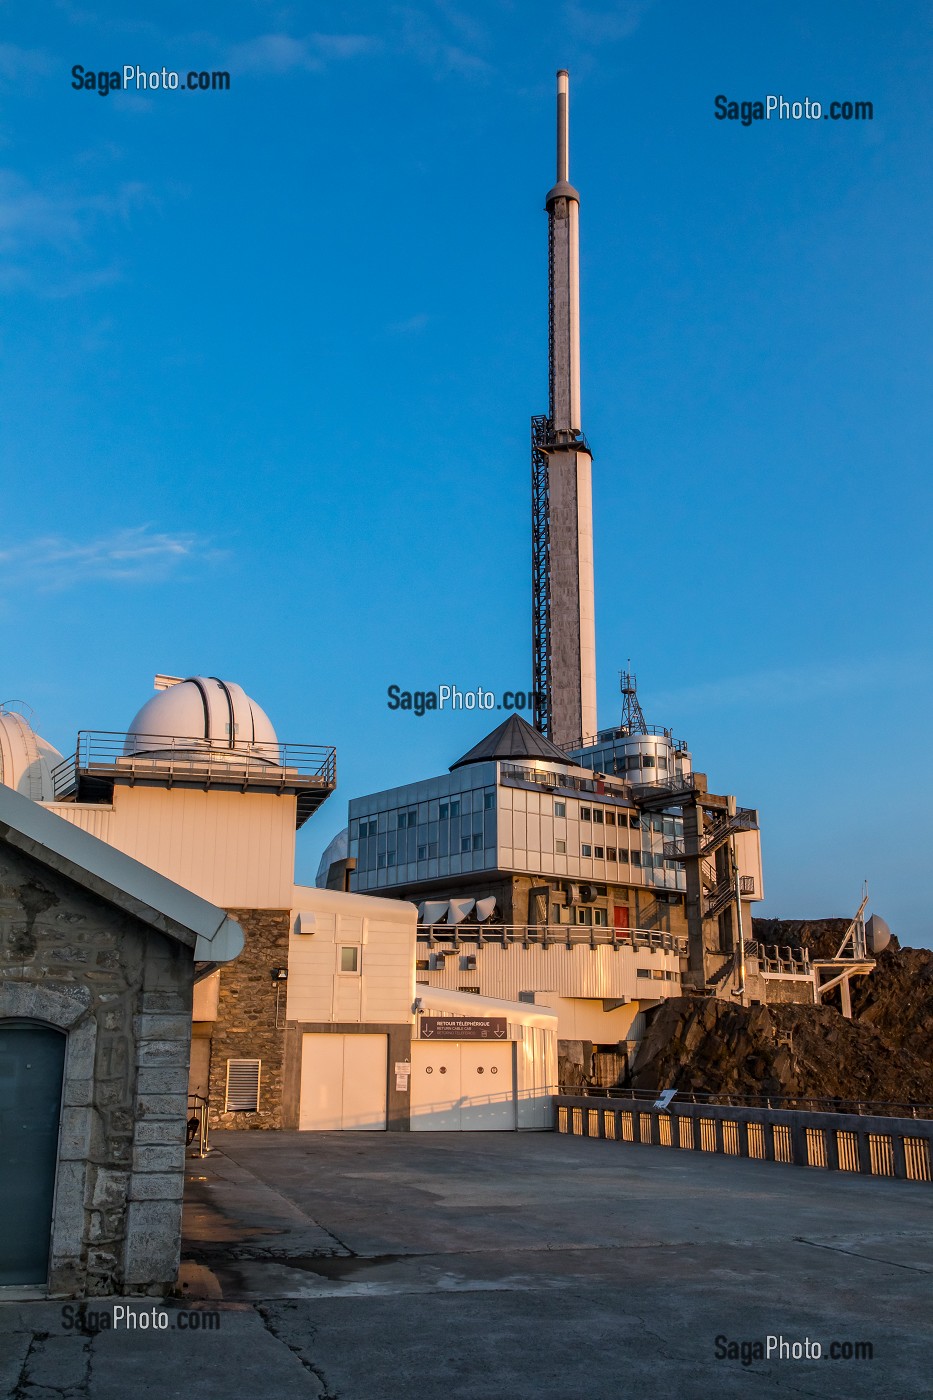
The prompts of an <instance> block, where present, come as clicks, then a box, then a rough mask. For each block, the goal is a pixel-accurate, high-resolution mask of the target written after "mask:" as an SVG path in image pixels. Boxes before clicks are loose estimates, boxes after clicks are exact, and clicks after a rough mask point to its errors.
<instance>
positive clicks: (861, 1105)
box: [558, 1084, 933, 1118]
mask: <svg viewBox="0 0 933 1400" xmlns="http://www.w3.org/2000/svg"><path fill="white" fill-rule="evenodd" d="M660 1092H661V1091H660V1089H625V1088H623V1087H621V1086H620V1085H615V1084H612V1085H608V1086H606V1085H596V1084H561V1085H560V1087H559V1088H558V1093H559V1094H567V1095H575V1096H576V1097H578V1098H595V1099H599V1098H604V1099H613V1098H616V1099H618V1098H624V1099H635V1100H636V1101H638V1102H643V1103H646V1104H653V1103H654V1102H655V1101H656V1100H657V1097H658V1095H659V1093H660ZM678 1103H687V1104H697V1105H700V1106H702V1105H704V1104H709V1106H710V1107H713V1108H716V1107H718V1108H773V1109H790V1108H793V1109H800V1110H802V1111H804V1112H808V1113H857V1114H860V1115H862V1116H863V1117H872V1116H878V1117H884V1118H933V1104H931V1103H903V1102H901V1103H899V1102H897V1101H895V1100H888V1099H842V1098H835V1097H831V1096H829V1095H819V1094H737V1093H736V1094H733V1093H719V1094H708V1093H703V1092H701V1091H699V1090H695V1089H678V1090H677V1094H676V1097H675V1098H674V1099H673V1100H672V1101H671V1107H672V1108H676V1106H677V1104H678ZM895 1110H896V1111H895Z"/></svg>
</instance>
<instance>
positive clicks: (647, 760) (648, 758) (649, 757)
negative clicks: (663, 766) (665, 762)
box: [641, 753, 654, 768]
mask: <svg viewBox="0 0 933 1400" xmlns="http://www.w3.org/2000/svg"><path fill="white" fill-rule="evenodd" d="M641 765H642V767H643V768H653V767H654V754H653V753H646V754H645V755H644V757H643V758H642V761H641Z"/></svg>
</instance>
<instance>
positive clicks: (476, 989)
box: [457, 987, 479, 996]
mask: <svg viewBox="0 0 933 1400" xmlns="http://www.w3.org/2000/svg"><path fill="white" fill-rule="evenodd" d="M457 991H458V992H474V993H475V994H476V995H477V996H479V987H458V988H457Z"/></svg>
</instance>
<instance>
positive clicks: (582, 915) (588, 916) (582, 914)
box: [577, 908, 593, 927]
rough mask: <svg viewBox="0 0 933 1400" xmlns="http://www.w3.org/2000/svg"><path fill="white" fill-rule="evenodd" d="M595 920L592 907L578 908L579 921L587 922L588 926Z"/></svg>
mask: <svg viewBox="0 0 933 1400" xmlns="http://www.w3.org/2000/svg"><path fill="white" fill-rule="evenodd" d="M592 922H593V911H592V909H585V908H584V909H579V908H578V909H577V923H578V924H586V926H587V927H589V926H590V924H591V923H592Z"/></svg>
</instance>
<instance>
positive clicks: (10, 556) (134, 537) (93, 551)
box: [0, 525, 224, 592]
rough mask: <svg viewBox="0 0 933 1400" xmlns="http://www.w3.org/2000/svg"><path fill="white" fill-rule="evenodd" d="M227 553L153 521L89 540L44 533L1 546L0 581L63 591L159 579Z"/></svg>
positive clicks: (10, 585)
mask: <svg viewBox="0 0 933 1400" xmlns="http://www.w3.org/2000/svg"><path fill="white" fill-rule="evenodd" d="M223 557H224V555H223V551H221V550H218V549H216V548H215V547H214V546H213V545H212V544H211V542H210V541H209V540H207V539H205V538H204V537H202V536H200V535H197V534H195V533H193V532H189V531H181V532H176V533H166V532H163V531H158V530H154V529H153V527H152V526H151V525H134V526H128V527H123V528H120V529H117V530H113V531H111V533H110V534H108V535H99V536H98V537H97V538H95V539H91V540H86V541H82V540H69V539H66V538H64V536H62V535H42V536H40V537H38V538H37V539H34V540H29V541H26V542H24V543H22V544H16V545H12V546H11V547H8V548H5V549H4V548H0V586H2V587H3V588H4V589H5V590H6V591H8V592H9V591H12V590H16V589H29V590H30V591H39V592H61V591H63V590H65V589H68V588H75V587H78V586H80V585H81V584H85V583H116V584H126V583H129V584H146V583H158V582H162V581H163V580H165V579H167V578H169V577H170V576H171V575H172V574H174V573H176V572H177V571H178V570H179V569H181V568H183V567H184V566H185V565H191V564H205V563H207V564H212V563H215V562H216V561H217V560H219V559H222V558H223Z"/></svg>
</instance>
